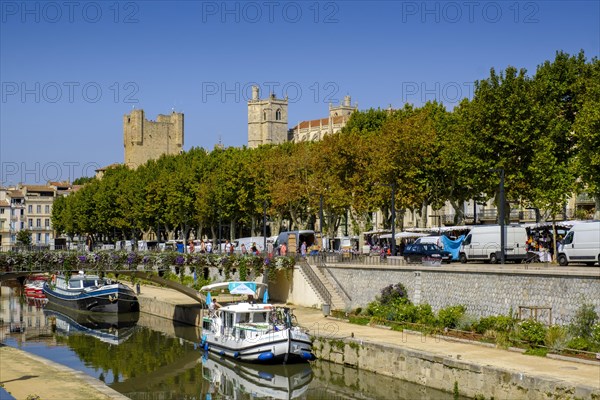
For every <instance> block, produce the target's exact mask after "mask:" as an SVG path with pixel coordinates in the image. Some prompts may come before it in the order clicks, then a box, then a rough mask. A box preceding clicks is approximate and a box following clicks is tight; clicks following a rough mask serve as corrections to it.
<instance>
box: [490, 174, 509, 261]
mask: <svg viewBox="0 0 600 400" xmlns="http://www.w3.org/2000/svg"><path fill="white" fill-rule="evenodd" d="M489 171H490V172H499V173H500V199H499V203H500V216H499V219H500V263H501V264H504V249H505V246H506V233H505V232H504V206H505V204H504V203H505V200H504V168H490V170H489Z"/></svg>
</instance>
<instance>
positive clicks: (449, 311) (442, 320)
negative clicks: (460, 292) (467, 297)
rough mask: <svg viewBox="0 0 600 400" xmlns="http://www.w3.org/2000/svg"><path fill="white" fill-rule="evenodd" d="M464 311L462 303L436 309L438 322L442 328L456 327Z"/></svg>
mask: <svg viewBox="0 0 600 400" xmlns="http://www.w3.org/2000/svg"><path fill="white" fill-rule="evenodd" d="M464 313H465V306H463V305H457V306H450V307H446V308H442V309H441V310H440V311H438V323H439V325H440V326H441V327H443V328H451V329H453V328H456V327H457V325H458V321H459V320H460V319H461V318H462V316H463V315H464Z"/></svg>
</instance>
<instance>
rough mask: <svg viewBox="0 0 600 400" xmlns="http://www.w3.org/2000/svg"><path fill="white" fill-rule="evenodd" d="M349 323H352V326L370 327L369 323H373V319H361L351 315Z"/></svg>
mask: <svg viewBox="0 0 600 400" xmlns="http://www.w3.org/2000/svg"><path fill="white" fill-rule="evenodd" d="M349 321H350V323H351V324H357V325H368V324H369V322H370V321H371V318H369V317H360V316H356V315H351V316H350V317H349Z"/></svg>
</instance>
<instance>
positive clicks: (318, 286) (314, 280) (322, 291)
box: [298, 259, 331, 304]
mask: <svg viewBox="0 0 600 400" xmlns="http://www.w3.org/2000/svg"><path fill="white" fill-rule="evenodd" d="M298 266H299V267H300V270H301V271H302V273H303V274H304V276H305V277H306V279H308V281H309V283H310V284H311V285H312V287H313V288H314V289H315V290H316V291H317V294H318V295H319V296H321V299H323V302H324V304H331V293H329V290H327V287H325V285H324V284H323V282H322V281H321V279H319V277H318V276H317V274H316V273H315V271H313V269H312V268H311V266H310V265H309V264H308V262H307V261H306V260H304V259H302V260H300V261H299V262H298Z"/></svg>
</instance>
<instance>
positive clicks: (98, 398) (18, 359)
mask: <svg viewBox="0 0 600 400" xmlns="http://www.w3.org/2000/svg"><path fill="white" fill-rule="evenodd" d="M0 362H1V368H0V383H1V384H2V385H3V386H4V389H5V390H6V391H7V392H8V393H10V395H11V396H13V397H14V398H15V399H28V398H31V399H35V398H39V399H44V400H46V399H47V400H81V399H87V400H108V399H112V400H125V399H128V397H126V396H123V395H122V394H120V393H119V392H117V391H115V390H113V389H111V388H110V387H108V386H107V385H105V384H104V383H103V382H101V381H99V380H97V379H94V378H92V377H91V376H89V375H87V374H85V373H83V372H80V371H76V370H73V369H71V368H68V367H65V366H63V365H60V364H57V363H55V362H53V361H50V360H47V359H45V358H42V357H38V356H36V355H34V354H31V353H28V352H26V351H23V350H19V349H15V348H12V347H8V346H4V345H0ZM35 396H39V397H35ZM0 397H1V396H0Z"/></svg>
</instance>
